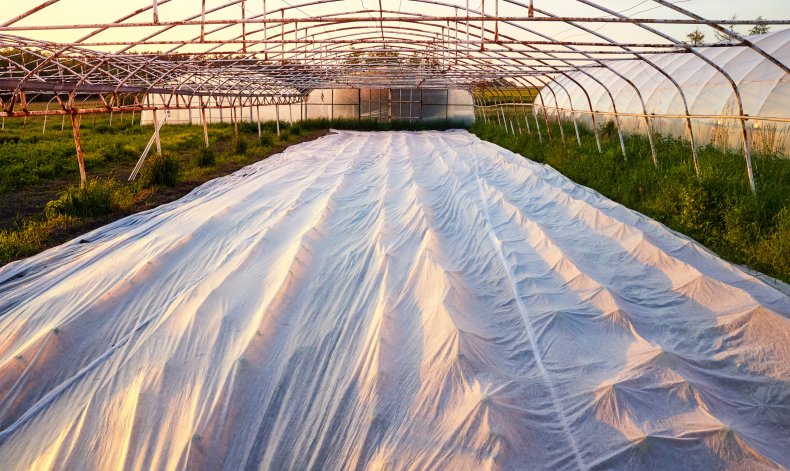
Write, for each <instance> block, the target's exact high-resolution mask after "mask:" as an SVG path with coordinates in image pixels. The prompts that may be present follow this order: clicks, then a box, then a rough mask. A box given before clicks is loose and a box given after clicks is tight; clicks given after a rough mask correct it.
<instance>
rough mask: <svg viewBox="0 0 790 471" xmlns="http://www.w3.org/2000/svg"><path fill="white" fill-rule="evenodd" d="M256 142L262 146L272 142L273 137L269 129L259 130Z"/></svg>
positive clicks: (269, 144)
mask: <svg viewBox="0 0 790 471" xmlns="http://www.w3.org/2000/svg"><path fill="white" fill-rule="evenodd" d="M258 143H259V144H260V145H261V146H264V147H268V146H271V145H272V144H274V138H273V137H272V133H270V132H269V131H263V132H261V137H260V139H258Z"/></svg>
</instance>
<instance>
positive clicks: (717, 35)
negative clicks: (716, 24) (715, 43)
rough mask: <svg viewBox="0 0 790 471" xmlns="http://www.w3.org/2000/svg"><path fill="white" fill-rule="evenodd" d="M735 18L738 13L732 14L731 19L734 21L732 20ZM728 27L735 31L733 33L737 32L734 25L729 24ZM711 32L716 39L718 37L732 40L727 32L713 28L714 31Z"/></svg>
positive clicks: (723, 39)
mask: <svg viewBox="0 0 790 471" xmlns="http://www.w3.org/2000/svg"><path fill="white" fill-rule="evenodd" d="M737 19H738V15H732V20H733V21H734V20H737ZM724 27H725V28H726V27H727V26H724ZM729 29H730V31H732V32H733V33H735V34H738V32H737V31H735V26H734V25H730V28H729ZM713 34H715V35H716V39H718V40H719V41H732V40H733V38H732V36H730V35H729V34H727V33H724V32H722V31H719V30H715V31H714V32H713Z"/></svg>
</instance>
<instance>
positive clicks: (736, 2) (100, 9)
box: [0, 0, 790, 50]
mask: <svg viewBox="0 0 790 471" xmlns="http://www.w3.org/2000/svg"><path fill="white" fill-rule="evenodd" d="M42 1H43V0H25V1H10V0H3V1H2V2H0V23H5V22H6V21H8V20H9V19H11V18H14V17H15V16H17V15H19V14H20V13H22V12H24V11H25V10H27V9H30V8H32V7H33V6H36V5H38V4H40V3H41V2H42ZM159 1H160V2H164V3H165V4H163V5H161V6H160V7H159V14H160V19H161V20H162V21H168V20H182V19H184V18H185V17H188V16H190V15H193V14H199V13H200V10H199V5H200V3H199V1H198V0H159ZM501 1H502V3H501V4H500V14H501V15H517V16H524V15H525V10H524V9H523V8H518V7H515V6H514V5H512V4H508V3H505V2H504V0H501ZM523 1H524V2H526V1H527V0H523ZM151 2H152V0H123V1H120V0H116V1H113V0H59V1H57V2H56V3H55V4H53V5H51V6H49V7H47V8H45V9H44V10H42V11H40V12H38V13H36V14H34V15H32V16H31V17H29V18H27V19H26V20H24V21H22V22H19V23H17V24H16V26H22V25H25V26H30V25H47V24H49V25H53V24H54V25H63V24H67V25H68V24H70V25H74V24H90V23H104V22H109V21H114V20H116V19H118V18H120V17H122V16H124V15H126V14H128V13H129V12H131V11H134V10H137V9H138V8H142V7H144V6H150V5H151ZM304 2H305V0H290V1H285V0H268V3H267V9H268V10H269V11H271V10H273V9H278V8H280V7H281V6H283V5H286V4H298V3H304ZM445 2H446V3H451V4H454V5H458V6H459V7H460V11H459V15H463V10H464V6H465V4H466V0H445ZM494 2H495V0H488V1H487V6H486V13H489V14H493V11H492V10H493V6H492V5H493V4H494ZM599 2H600V3H602V4H605V5H606V7H608V8H611V9H613V10H617V11H621V12H623V13H624V14H626V15H628V16H635V17H641V18H646V17H659V18H678V17H679V15H678V14H675V13H673V12H670V11H669V10H667V9H666V8H665V7H661V6H659V5H658V4H656V3H655V2H653V1H652V0H599ZM226 3H229V1H228V0H207V7H208V8H212V7H215V6H218V5H222V4H226ZM678 3H679V4H680V5H681V6H683V7H684V8H686V9H689V10H691V11H693V12H695V13H697V14H700V15H701V16H704V17H706V18H710V19H724V18H730V17H732V16H733V15H736V16H737V18H738V19H753V18H756V17H758V16H762V17H764V18H766V19H779V20H782V19H784V20H790V0H751V1H743V0H686V1H681V2H678ZM383 4H384V8H385V9H391V10H395V11H397V10H400V9H402V10H403V11H409V10H410V11H418V12H421V13H423V14H434V15H452V14H453V12H452V10H447V9H442V8H441V7H431V6H429V5H426V4H418V3H415V2H414V1H411V0H383ZM469 4H470V7H472V8H480V0H469ZM535 7H536V8H537V9H546V10H549V11H551V12H552V13H554V14H556V15H565V16H602V15H601V13H600V12H596V11H594V10H592V9H590V8H589V7H587V6H585V5H583V4H581V3H579V2H577V1H575V0H550V1H548V0H535ZM376 8H378V1H377V0H343V1H334V2H332V1H328V2H326V4H323V5H318V6H313V7H309V8H305V9H303V10H302V13H300V15H301V14H304V15H318V14H322V13H329V12H337V11H348V10H351V9H376ZM246 11H247V13H246V14H247V16H248V17H251V16H255V15H258V14H260V13H261V12H262V11H263V1H262V0H246ZM211 17H213V18H234V17H240V6H239V5H234V6H233V7H230V8H226V9H224V10H222V11H220V12H218V13H216V14H214V15H212V16H211ZM150 19H151V13H150V12H146V13H145V14H142V15H139V16H138V17H136V18H135V20H138V21H150ZM533 25H534V24H533ZM591 27H592V28H593V29H595V30H597V31H600V32H601V33H602V34H606V35H607V36H609V37H612V38H615V39H617V40H620V41H633V42H638V41H655V40H656V38H655V36H652V35H650V34H649V33H647V32H644V31H641V30H639V29H638V28H635V27H633V26H630V25H617V24H603V23H595V24H591ZM234 28H235V29H234ZM234 28H228V29H227V30H226V31H227V34H228V35H231V34H233V35H238V34H239V33H240V29H238V28H236V27H234ZM250 28H251V29H257V27H255V26H250ZM539 28H540V31H541V32H545V33H547V34H550V35H551V36H553V37H555V38H560V39H567V40H574V39H575V40H584V39H585V38H584V34H583V33H582V34H580V33H579V31H578V30H574V29H572V28H569V27H568V26H567V25H563V24H561V23H551V24H547V23H542V24H540V25H539ZM694 28H695V26H692V25H670V26H663V25H662V26H661V27H660V29H661V30H662V31H665V32H667V33H669V34H672V35H674V36H675V37H679V38H682V37H684V36H685V34H686V33H687V32H689V31H691V30H693V29H694ZM783 28H784V27H776V26H775V27H773V30H776V29H783ZM2 29H3V28H2V27H0V34H13V35H24V36H28V37H34V38H37V39H44V40H49V41H54V42H67V41H72V40H74V39H76V38H79V37H81V36H83V35H84V34H85V33H86V32H87V31H89V30H87V29H86V30H68V31H33V32H30V31H8V30H6V31H2ZM237 29H238V31H237ZM748 29H749V27H747V26H739V27H737V28H736V30H737V31H739V32H741V33H746V32H747V31H748ZM154 31H155V30H154V29H152V28H135V29H130V28H124V29H119V30H118V29H117V30H113V31H111V32H106V33H103V34H101V35H99V36H97V37H96V39H95V40H97V41H98V40H100V39H101V40H104V41H131V40H134V39H138V38H141V37H144V36H146V35H148V34H151V33H153V32H154ZM501 31H502V33H503V34H512V35H523V33H520V32H517V31H516V30H513V29H508V28H507V27H505V26H503V27H502V29H501ZM709 33H710V31H709ZM198 34H199V30H198V29H197V27H181V28H176V29H173V30H171V31H169V32H166V33H164V34H161V35H159V36H158V38H162V39H167V38H177V39H179V40H183V39H189V38H193V37H195V36H196V35H198ZM708 36H709V39H711V40H712V39H713V38H712V34H708ZM0 42H1V41H0ZM96 48H100V47H98V46H97V47H96ZM109 49H111V50H112V49H115V50H117V49H118V46H114V47H109ZM149 49H150V47H149ZM155 49H157V48H154V49H153V50H155ZM158 49H160V50H161V49H166V46H159V47H158Z"/></svg>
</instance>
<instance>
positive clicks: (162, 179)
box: [142, 155, 181, 186]
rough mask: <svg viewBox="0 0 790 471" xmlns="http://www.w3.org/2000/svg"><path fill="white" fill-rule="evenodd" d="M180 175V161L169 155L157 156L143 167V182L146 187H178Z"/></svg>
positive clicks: (150, 158)
mask: <svg viewBox="0 0 790 471" xmlns="http://www.w3.org/2000/svg"><path fill="white" fill-rule="evenodd" d="M180 173H181V165H180V164H179V162H178V160H176V159H174V158H173V157H170V156H168V155H155V156H153V157H149V158H148V161H147V162H146V163H145V165H144V166H143V172H142V181H143V183H144V185H145V186H155V185H166V186H176V184H177V183H178V179H179V176H180Z"/></svg>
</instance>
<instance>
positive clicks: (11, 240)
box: [0, 215, 74, 263]
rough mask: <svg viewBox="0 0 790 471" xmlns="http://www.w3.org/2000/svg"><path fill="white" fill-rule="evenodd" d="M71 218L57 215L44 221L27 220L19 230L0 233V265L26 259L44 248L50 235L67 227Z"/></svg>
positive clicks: (72, 219)
mask: <svg viewBox="0 0 790 471" xmlns="http://www.w3.org/2000/svg"><path fill="white" fill-rule="evenodd" d="M73 221H74V218H73V217H71V216H63V215H59V216H56V217H54V218H52V219H46V220H28V221H25V222H24V224H23V225H22V227H21V228H19V229H13V230H2V231H0V263H5V262H8V261H10V260H15V259H18V258H22V257H28V256H30V255H33V254H35V253H37V252H40V251H41V250H43V249H45V248H46V241H47V239H48V238H49V237H50V235H51V234H52V233H53V232H54V231H56V230H58V229H64V228H67V227H69V226H70V225H71V224H72V223H73Z"/></svg>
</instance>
